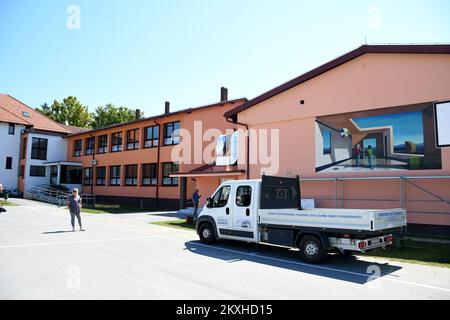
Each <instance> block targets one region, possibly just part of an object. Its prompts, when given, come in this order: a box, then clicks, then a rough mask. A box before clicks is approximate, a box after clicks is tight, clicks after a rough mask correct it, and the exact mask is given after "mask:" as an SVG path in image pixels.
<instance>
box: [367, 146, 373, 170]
mask: <svg viewBox="0 0 450 320" xmlns="http://www.w3.org/2000/svg"><path fill="white" fill-rule="evenodd" d="M372 159H373V150H372V146H368V147H367V160H368V161H369V168H370V169H373V167H372Z"/></svg>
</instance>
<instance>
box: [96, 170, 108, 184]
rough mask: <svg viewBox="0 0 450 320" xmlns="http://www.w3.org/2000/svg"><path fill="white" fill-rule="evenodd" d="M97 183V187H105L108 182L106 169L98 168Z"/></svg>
mask: <svg viewBox="0 0 450 320" xmlns="http://www.w3.org/2000/svg"><path fill="white" fill-rule="evenodd" d="M96 170H97V174H96V181H95V184H96V185H97V186H104V185H105V180H106V167H97V168H96Z"/></svg>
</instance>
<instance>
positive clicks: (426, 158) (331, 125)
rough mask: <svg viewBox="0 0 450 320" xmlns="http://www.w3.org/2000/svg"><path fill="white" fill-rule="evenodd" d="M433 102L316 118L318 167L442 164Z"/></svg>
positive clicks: (357, 169) (422, 167) (353, 168)
mask: <svg viewBox="0 0 450 320" xmlns="http://www.w3.org/2000/svg"><path fill="white" fill-rule="evenodd" d="M441 160H442V159H441V149H440V148H438V147H437V146H436V125H435V118H434V106H433V104H432V103H428V104H421V105H414V106H404V107H392V108H384V109H375V110H367V111H359V112H353V113H346V114H338V115H330V116H323V117H318V118H317V119H316V171H317V172H361V171H391V170H404V171H408V170H427V169H442V162H441Z"/></svg>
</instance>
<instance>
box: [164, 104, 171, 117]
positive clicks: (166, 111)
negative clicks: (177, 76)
mask: <svg viewBox="0 0 450 320" xmlns="http://www.w3.org/2000/svg"><path fill="white" fill-rule="evenodd" d="M164 113H165V114H169V113H170V102H169V101H166V105H165V109H164Z"/></svg>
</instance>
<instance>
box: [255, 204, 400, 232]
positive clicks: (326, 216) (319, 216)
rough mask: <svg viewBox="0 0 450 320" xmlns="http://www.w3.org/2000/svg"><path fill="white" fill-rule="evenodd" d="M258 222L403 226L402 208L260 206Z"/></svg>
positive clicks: (348, 227) (346, 226)
mask: <svg viewBox="0 0 450 320" xmlns="http://www.w3.org/2000/svg"><path fill="white" fill-rule="evenodd" d="M258 214H259V223H260V224H268V225H284V226H300V227H311V228H322V229H341V230H342V231H345V230H353V231H374V232H376V231H381V230H386V229H394V228H400V227H403V226H405V223H406V211H405V210H404V209H377V210H375V209H370V210H369V209H326V208H320V209H303V210H298V209H278V210H273V209H259V210H258Z"/></svg>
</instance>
